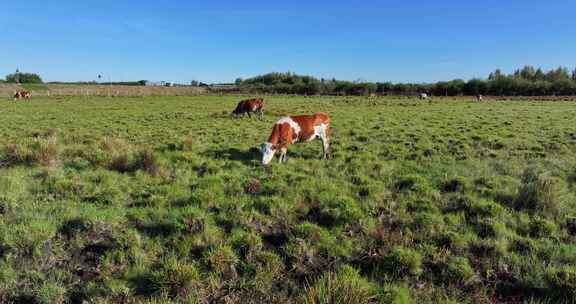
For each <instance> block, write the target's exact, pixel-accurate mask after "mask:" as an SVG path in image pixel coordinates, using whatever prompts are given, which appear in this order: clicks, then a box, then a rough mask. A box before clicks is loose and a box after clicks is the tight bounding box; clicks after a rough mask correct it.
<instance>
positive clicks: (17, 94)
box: [14, 91, 32, 100]
mask: <svg viewBox="0 0 576 304" xmlns="http://www.w3.org/2000/svg"><path fill="white" fill-rule="evenodd" d="M31 96H32V95H31V94H30V92H28V91H16V92H14V100H17V99H22V98H24V99H29V98H30V97H31Z"/></svg>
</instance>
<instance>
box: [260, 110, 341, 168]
mask: <svg viewBox="0 0 576 304" xmlns="http://www.w3.org/2000/svg"><path fill="white" fill-rule="evenodd" d="M315 138H320V140H322V149H323V154H322V159H326V158H328V157H329V156H330V117H328V115H326V114H324V113H314V114H312V115H298V116H286V117H282V118H280V120H278V121H277V122H276V124H274V127H273V128H272V134H270V137H269V138H268V141H267V142H265V143H264V144H262V148H261V151H262V164H263V165H268V164H269V163H270V161H272V158H274V154H275V153H276V151H278V150H280V156H279V158H278V161H279V162H280V163H282V162H286V161H287V157H286V151H287V149H288V146H289V145H290V144H292V143H297V142H309V141H312V140H314V139H315Z"/></svg>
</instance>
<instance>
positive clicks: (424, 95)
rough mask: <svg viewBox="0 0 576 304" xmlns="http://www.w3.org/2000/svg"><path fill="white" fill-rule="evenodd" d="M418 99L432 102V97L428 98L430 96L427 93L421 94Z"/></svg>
mask: <svg viewBox="0 0 576 304" xmlns="http://www.w3.org/2000/svg"><path fill="white" fill-rule="evenodd" d="M418 98H420V100H427V101H430V96H428V94H426V93H420V95H419V96H418Z"/></svg>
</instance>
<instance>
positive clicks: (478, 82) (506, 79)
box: [0, 66, 576, 96]
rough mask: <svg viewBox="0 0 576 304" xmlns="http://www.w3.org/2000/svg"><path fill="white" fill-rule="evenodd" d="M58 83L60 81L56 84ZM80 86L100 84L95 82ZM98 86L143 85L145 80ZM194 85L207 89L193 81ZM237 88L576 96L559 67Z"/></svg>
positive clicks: (272, 76) (30, 76) (302, 80)
mask: <svg viewBox="0 0 576 304" xmlns="http://www.w3.org/2000/svg"><path fill="white" fill-rule="evenodd" d="M0 82H8V83H42V78H41V77H40V76H39V75H38V74H34V73H22V72H20V71H18V70H17V71H16V72H15V73H13V74H9V75H7V76H6V79H5V80H3V81H2V80H0ZM55 83H58V82H55ZM78 84H97V83H96V82H95V81H92V82H82V83H78ZM99 84H122V85H134V86H141V85H146V81H145V80H140V81H129V82H113V83H99ZM191 85H192V86H194V85H196V86H206V84H203V83H200V82H194V81H193V82H192V83H191ZM235 86H236V88H237V89H239V90H240V91H242V92H248V93H270V94H298V95H371V94H379V95H414V94H418V93H428V94H430V95H434V96H459V95H478V94H481V95H494V96H550V95H558V96H561V95H576V69H574V70H572V71H570V70H569V69H568V68H565V67H559V68H557V69H552V70H547V71H545V70H543V69H541V68H535V67H532V66H525V67H523V68H521V69H517V70H515V71H514V72H512V73H510V74H506V73H503V72H502V71H501V70H496V71H494V72H492V73H490V74H489V75H488V77H487V78H485V79H471V80H468V81H465V80H462V79H455V80H451V81H440V82H436V83H392V82H355V81H344V80H336V79H324V78H321V79H318V78H315V77H312V76H305V75H297V74H295V73H290V72H288V73H268V74H265V75H259V76H256V77H252V78H248V79H240V78H238V79H236V82H235Z"/></svg>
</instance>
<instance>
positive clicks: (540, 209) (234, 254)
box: [0, 96, 576, 303]
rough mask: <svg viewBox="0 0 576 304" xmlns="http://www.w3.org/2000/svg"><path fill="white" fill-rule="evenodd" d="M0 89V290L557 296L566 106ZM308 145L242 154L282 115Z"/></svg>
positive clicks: (202, 297) (563, 254)
mask: <svg viewBox="0 0 576 304" xmlns="http://www.w3.org/2000/svg"><path fill="white" fill-rule="evenodd" d="M240 99H242V98H241V97H238V96H221V97H219V96H192V97H185V96H173V97H170V96H162V97H114V98H106V97H54V96H53V97H33V98H32V99H31V100H30V101H29V102H21V103H14V102H10V101H8V100H5V101H0V302H3V303H4V302H14V303H82V301H88V302H89V303H141V302H149V303H262V302H269V303H437V302H444V303H447V302H448V303H491V302H495V301H496V302H509V303H522V302H529V303H556V302H572V301H574V299H576V264H575V263H576V246H575V240H576V213H575V211H576V153H575V152H576V123H575V122H576V121H575V117H576V104H575V103H574V102H564V101H558V102H536V101H509V102H494V101H491V102H483V103H474V102H472V101H471V100H472V99H471V98H463V99H450V100H448V99H435V100H434V102H433V103H431V104H428V103H422V102H418V101H417V100H415V99H414V100H410V99H394V98H372V99H369V98H361V97H282V96H278V97H265V102H266V108H265V109H266V111H265V114H264V119H263V120H262V121H260V120H258V119H248V118H243V119H234V118H231V117H230V116H229V112H230V111H232V110H233V109H234V108H235V106H236V103H237V101H239V100H240ZM317 111H323V112H326V113H328V114H329V115H330V116H331V119H332V128H333V134H332V149H333V157H332V159H331V160H328V161H321V160H320V156H321V153H322V149H321V143H320V141H314V142H311V143H306V144H298V145H292V146H290V147H289V149H288V157H289V160H288V163H286V164H281V165H280V164H278V163H277V159H275V160H274V161H273V162H272V165H271V166H269V167H267V168H265V167H262V166H261V165H260V154H259V150H258V146H259V144H261V143H262V142H264V141H265V140H266V139H267V138H268V135H269V134H270V131H271V128H272V125H273V123H274V122H275V121H276V120H277V119H278V118H279V117H280V116H281V115H282V114H284V113H288V114H306V113H312V112H317Z"/></svg>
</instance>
